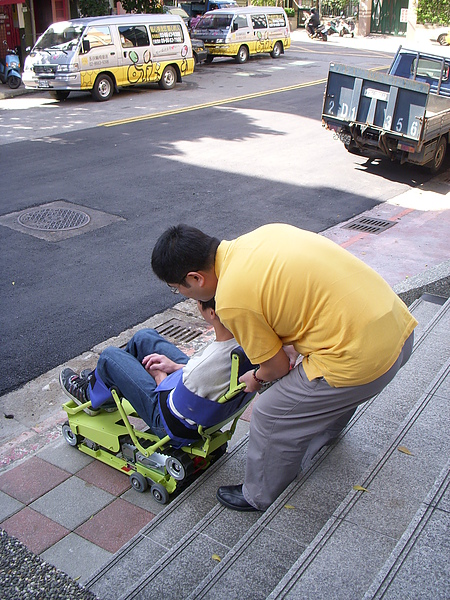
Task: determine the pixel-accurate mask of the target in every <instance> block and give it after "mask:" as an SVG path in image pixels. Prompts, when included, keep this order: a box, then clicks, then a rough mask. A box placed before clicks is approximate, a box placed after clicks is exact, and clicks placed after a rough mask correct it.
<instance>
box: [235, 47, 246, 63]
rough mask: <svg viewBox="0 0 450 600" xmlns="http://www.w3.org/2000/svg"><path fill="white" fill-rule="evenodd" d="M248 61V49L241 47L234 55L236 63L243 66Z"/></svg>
mask: <svg viewBox="0 0 450 600" xmlns="http://www.w3.org/2000/svg"><path fill="white" fill-rule="evenodd" d="M247 61H248V48H247V46H241V47H240V48H239V51H238V53H237V54H236V62H237V63H240V64H243V63H245V62H247Z"/></svg>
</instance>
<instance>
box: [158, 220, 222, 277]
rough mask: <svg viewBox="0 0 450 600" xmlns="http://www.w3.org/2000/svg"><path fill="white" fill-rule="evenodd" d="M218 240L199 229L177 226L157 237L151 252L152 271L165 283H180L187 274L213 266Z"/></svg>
mask: <svg viewBox="0 0 450 600" xmlns="http://www.w3.org/2000/svg"><path fill="white" fill-rule="evenodd" d="M219 243H220V242H219V240H218V239H217V238H215V237H211V236H209V235H207V234H206V233H203V231H200V229H196V228H195V227H191V226H190V225H184V224H180V225H177V226H174V227H169V228H168V229H166V231H165V232H164V233H163V234H162V235H161V236H160V237H159V238H158V240H157V242H156V244H155V247H154V248H153V252H152V269H153V271H154V273H155V274H156V276H157V277H159V279H161V280H162V281H165V282H166V283H176V284H183V283H184V281H185V277H186V275H187V274H188V273H189V272H190V271H207V270H209V269H211V268H213V267H214V260H215V256H216V251H217V247H218V245H219Z"/></svg>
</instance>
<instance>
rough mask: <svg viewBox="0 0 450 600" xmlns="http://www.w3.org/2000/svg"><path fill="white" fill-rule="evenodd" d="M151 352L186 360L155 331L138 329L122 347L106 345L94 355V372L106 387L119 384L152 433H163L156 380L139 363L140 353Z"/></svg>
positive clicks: (141, 356)
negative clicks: (95, 363) (95, 367)
mask: <svg viewBox="0 0 450 600" xmlns="http://www.w3.org/2000/svg"><path fill="white" fill-rule="evenodd" d="M153 353H157V354H164V355H165V356H167V357H168V358H170V359H171V360H173V361H174V362H176V363H181V364H186V363H187V361H188V357H187V356H186V354H184V352H182V351H181V350H179V349H178V348H177V347H176V346H174V344H172V343H171V342H168V341H167V340H165V339H164V338H163V337H162V336H160V335H159V333H158V332H157V331H155V330H154V329H142V330H140V331H138V332H137V333H136V334H135V335H134V336H133V337H132V338H131V340H130V341H129V342H128V344H127V346H126V348H125V350H122V349H121V348H114V347H110V348H106V350H104V351H103V352H102V353H101V355H100V358H99V359H98V363H97V372H98V374H99V375H100V377H101V378H102V380H103V382H104V383H105V384H106V385H107V386H108V387H112V386H116V387H118V388H119V390H120V392H121V393H122V394H123V396H124V397H125V398H126V399H127V400H128V402H129V403H130V404H131V405H132V406H133V408H134V409H135V411H136V412H137V414H138V415H139V416H140V417H141V419H143V420H144V421H145V422H146V423H147V425H148V426H149V427H150V429H151V431H152V433H154V434H155V435H157V436H158V437H164V436H165V435H166V431H165V429H164V427H163V426H162V423H161V415H160V414H159V408H158V394H157V392H156V391H155V390H156V382H155V380H154V379H153V377H152V376H151V375H150V373H148V372H147V371H146V370H145V369H144V367H143V366H142V363H141V361H142V359H143V358H144V356H147V355H148V354H153Z"/></svg>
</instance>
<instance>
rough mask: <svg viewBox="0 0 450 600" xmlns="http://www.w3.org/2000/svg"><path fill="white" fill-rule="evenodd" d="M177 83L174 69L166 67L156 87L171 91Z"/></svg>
mask: <svg viewBox="0 0 450 600" xmlns="http://www.w3.org/2000/svg"><path fill="white" fill-rule="evenodd" d="M176 82H177V74H176V71H175V69H174V68H173V67H172V66H170V65H168V66H167V67H166V68H165V69H164V71H163V74H162V76H161V79H160V80H159V81H158V85H159V87H160V88H161V89H162V90H171V89H172V88H173V87H175V84H176Z"/></svg>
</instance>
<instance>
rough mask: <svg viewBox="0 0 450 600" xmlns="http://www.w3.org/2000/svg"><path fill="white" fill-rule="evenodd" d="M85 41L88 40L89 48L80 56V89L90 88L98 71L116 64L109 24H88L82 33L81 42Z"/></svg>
mask: <svg viewBox="0 0 450 600" xmlns="http://www.w3.org/2000/svg"><path fill="white" fill-rule="evenodd" d="M85 42H88V47H89V50H88V51H87V52H84V53H83V54H81V56H80V58H81V60H80V72H81V89H82V90H83V89H92V87H93V86H94V82H95V78H96V77H97V74H98V73H99V71H101V70H103V69H112V68H114V67H115V66H116V65H117V55H116V48H115V46H114V43H113V39H112V36H111V28H110V27H109V26H107V25H98V26H97V25H91V26H89V27H88V28H87V30H86V32H85V33H84V35H83V44H85ZM85 47H87V45H86V44H85Z"/></svg>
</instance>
